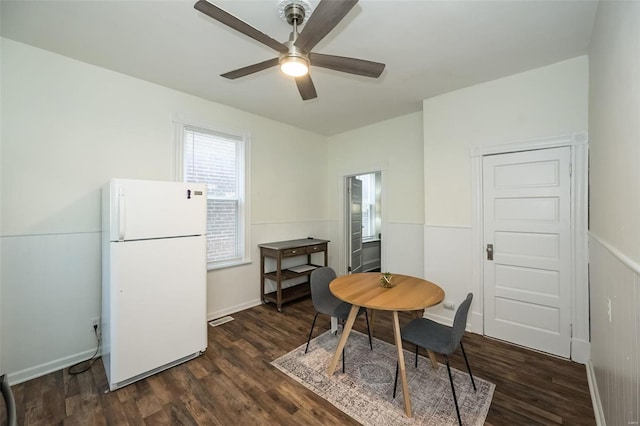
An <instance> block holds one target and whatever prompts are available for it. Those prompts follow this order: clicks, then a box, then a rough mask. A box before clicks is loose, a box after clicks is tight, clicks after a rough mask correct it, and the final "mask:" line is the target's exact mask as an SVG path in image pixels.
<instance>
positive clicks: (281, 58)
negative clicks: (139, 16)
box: [194, 0, 385, 101]
mask: <svg viewBox="0 0 640 426" xmlns="http://www.w3.org/2000/svg"><path fill="white" fill-rule="evenodd" d="M357 2H358V0H321V1H320V3H318V6H317V7H316V8H315V10H314V11H313V13H312V14H311V16H310V17H309V19H308V20H307V23H306V24H305V25H304V27H303V28H302V31H301V32H300V33H298V26H299V25H301V24H302V23H303V22H304V19H305V17H306V15H308V13H309V11H310V9H311V7H310V5H309V3H308V2H307V1H306V0H283V1H281V2H280V3H281V4H280V8H281V10H282V15H283V18H286V20H287V22H288V23H289V24H291V25H292V26H293V31H292V32H291V35H290V37H289V40H288V41H286V42H284V43H281V42H279V41H278V40H275V39H273V38H271V37H270V36H268V35H266V34H264V33H263V32H261V31H260V30H258V29H256V28H254V27H252V26H251V25H249V24H247V23H246V22H244V21H242V20H240V19H238V18H236V17H235V16H233V15H231V14H230V13H228V12H226V11H224V10H223V9H221V8H219V7H218V6H215V5H213V4H211V3H209V2H208V1H206V0H198V2H197V3H196V4H195V5H194V7H195V8H196V9H197V10H198V11H200V12H202V13H204V14H205V15H207V16H210V17H211V18H213V19H215V20H216V21H219V22H221V23H223V24H225V25H227V26H228V27H231V28H233V29H234V30H236V31H239V32H241V33H243V34H245V35H246V36H249V37H251V38H252V39H254V40H257V41H259V42H260V43H262V44H264V45H266V46H268V47H270V48H272V49H273V50H275V51H277V52H278V54H279V55H278V57H277V58H273V59H269V60H267V61H264V62H260V63H257V64H253V65H249V66H246V67H243V68H239V69H237V70H234V71H229V72H227V73H224V74H222V75H221V76H222V77H225V78H228V79H231V80H233V79H236V78H239V77H244V76H247V75H249V74H253V73H255V72H258V71H262V70H265V69H267V68H271V67H274V66H276V65H280V70H281V71H282V72H283V73H285V74H287V75H290V76H292V77H295V80H296V85H297V86H298V91H299V92H300V96H302V99H303V100H305V101H306V100H309V99H314V98H316V97H317V96H318V95H317V93H316V88H315V86H314V85H313V81H312V80H311V76H310V75H309V66H316V67H322V68H328V69H332V70H335V71H341V72H346V73H350V74H356V75H362V76H365V77H373V78H377V77H379V76H380V74H382V71H383V70H384V67H385V64H381V63H379V62H371V61H365V60H363V59H356V58H348V57H344V56H334V55H324V54H322V53H314V52H311V50H312V49H313V48H314V47H315V46H316V44H318V43H319V42H320V40H322V39H323V38H324V37H325V36H326V35H327V34H329V32H330V31H331V30H332V29H333V28H334V27H335V26H336V25H338V23H339V22H340V21H341V20H342V19H343V18H344V17H345V16H346V15H347V13H348V12H349V11H350V10H351V9H352V8H353V6H355V4H356V3H357Z"/></svg>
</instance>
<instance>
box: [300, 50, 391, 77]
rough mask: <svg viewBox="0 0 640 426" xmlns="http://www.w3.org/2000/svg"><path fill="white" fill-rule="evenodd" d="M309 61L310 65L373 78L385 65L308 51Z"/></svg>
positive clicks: (380, 72) (377, 75) (378, 75)
mask: <svg viewBox="0 0 640 426" xmlns="http://www.w3.org/2000/svg"><path fill="white" fill-rule="evenodd" d="M309 61H310V62H311V65H313V66H316V67H322V68H329V69H331V70H336V71H342V72H348V73H349V74H357V75H363V76H365V77H373V78H378V77H380V74H382V71H384V67H385V65H384V64H381V63H380V62H372V61H365V60H364V59H356V58H347V57H344V56H335V55H323V54H322V53H309Z"/></svg>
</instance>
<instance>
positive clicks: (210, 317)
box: [207, 299, 262, 322]
mask: <svg viewBox="0 0 640 426" xmlns="http://www.w3.org/2000/svg"><path fill="white" fill-rule="evenodd" d="M261 304H262V301H261V300H260V299H254V300H250V301H248V302H245V303H240V304H239V305H235V306H231V307H229V308H225V309H221V310H219V311H213V312H209V313H208V314H207V322H208V321H211V320H214V319H216V318H220V317H224V316H225V315H231V314H235V313H236V312H240V311H244V310H245V309H249V308H253V307H254V306H258V305H261Z"/></svg>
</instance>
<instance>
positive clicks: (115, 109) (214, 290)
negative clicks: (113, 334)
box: [0, 39, 328, 383]
mask: <svg viewBox="0 0 640 426" xmlns="http://www.w3.org/2000/svg"><path fill="white" fill-rule="evenodd" d="M1 43H2V45H1V47H2V63H1V64H2V70H1V78H2V80H1V85H2V94H1V96H2V98H1V103H2V105H1V107H2V122H1V124H2V130H1V131H2V134H1V137H2V139H1V142H2V145H1V171H0V173H1V174H0V179H1V186H0V190H1V222H0V226H1V228H0V232H1V233H0V235H1V237H0V250H1V252H2V259H1V266H0V267H1V276H0V279H1V291H2V301H1V306H0V308H1V309H0V312H1V315H2V318H1V330H0V333H1V340H2V354H1V357H0V359H1V361H2V365H0V371H3V372H6V373H9V375H10V379H11V380H12V382H13V383H15V382H17V381H21V380H25V379H27V378H29V377H33V376H36V375H39V374H42V373H44V372H47V371H53V370H57V369H59V368H61V367H63V366H66V365H69V364H71V363H73V362H75V361H76V360H79V359H82V358H84V357H86V355H87V354H90V353H91V351H92V349H94V348H95V341H94V338H93V333H92V330H91V319H92V318H94V317H98V316H99V315H100V285H101V283H100V276H101V275H100V234H99V232H100V198H99V190H100V186H101V185H102V184H103V183H104V182H106V181H107V180H108V179H109V178H111V177H126V178H141V179H158V180H171V179H172V178H173V171H172V168H173V164H174V155H173V152H174V151H173V142H174V127H173V123H172V117H173V115H174V114H176V113H178V114H182V115H183V116H184V117H186V118H190V119H194V120H198V121H203V122H209V123H211V124H213V125H219V126H221V127H223V128H227V129H238V130H244V131H248V132H250V134H251V147H252V152H251V159H252V167H251V179H252V185H251V230H252V232H253V234H252V241H251V245H252V254H253V263H251V264H249V265H246V266H242V267H236V268H228V269H223V270H218V271H214V272H210V273H209V274H208V301H207V306H208V311H209V315H210V316H212V317H213V316H219V315H220V314H224V313H228V312H233V311H234V310H238V309H242V308H245V307H248V306H251V305H254V304H257V303H260V295H259V259H258V256H257V249H256V248H255V245H256V244H258V243H261V242H268V241H269V240H279V239H287V238H299V237H306V236H307V235H309V234H313V235H314V236H317V237H320V238H322V237H325V238H326V237H327V236H328V226H327V222H326V217H327V210H326V206H327V191H328V188H327V185H326V176H327V167H326V165H327V147H326V139H325V138H324V137H322V136H319V135H316V134H313V133H309V132H306V131H303V130H300V129H297V128H294V127H291V126H288V125H284V124H281V123H277V122H274V121H271V120H267V119H265V118H261V117H258V116H255V115H252V114H248V113H245V112H242V111H238V110H235V109H232V108H229V107H226V106H224V105H220V104H216V103H213V102H209V101H205V100H203V99H200V98H196V97H193V96H189V95H186V94H183V93H180V92H177V91H174V90H170V89H167V88H163V87H160V86H157V85H154V84H151V83H147V82H144V81H141V80H137V79H135V78H131V77H128V76H125V75H122V74H118V73H115V72H111V71H108V70H105V69H102V68H98V67H95V66H92V65H87V64H84V63H81V62H78V61H75V60H71V59H69V58H65V57H62V56H59V55H56V54H53V53H50V52H47V51H43V50H39V49H35V48H33V47H30V46H27V45H24V44H20V43H16V42H14V41H11V40H8V39H2V40H1ZM300 158H305V159H306V160H305V161H304V163H302V162H301V161H300ZM256 183H259V184H256Z"/></svg>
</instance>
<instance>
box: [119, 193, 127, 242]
mask: <svg viewBox="0 0 640 426" xmlns="http://www.w3.org/2000/svg"><path fill="white" fill-rule="evenodd" d="M124 200H125V198H124V188H120V191H118V240H119V241H124V235H125V219H124V218H125V214H124V208H125V206H124Z"/></svg>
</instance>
